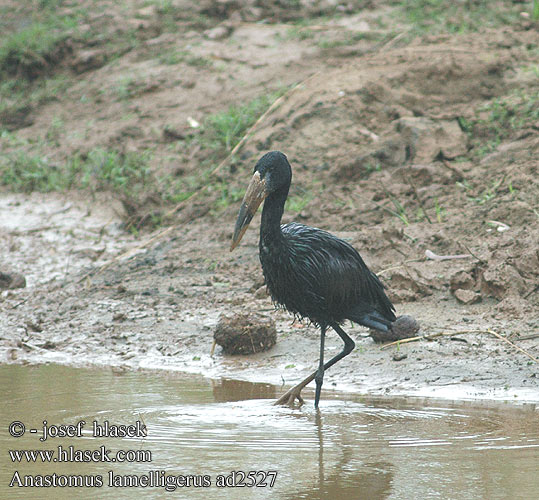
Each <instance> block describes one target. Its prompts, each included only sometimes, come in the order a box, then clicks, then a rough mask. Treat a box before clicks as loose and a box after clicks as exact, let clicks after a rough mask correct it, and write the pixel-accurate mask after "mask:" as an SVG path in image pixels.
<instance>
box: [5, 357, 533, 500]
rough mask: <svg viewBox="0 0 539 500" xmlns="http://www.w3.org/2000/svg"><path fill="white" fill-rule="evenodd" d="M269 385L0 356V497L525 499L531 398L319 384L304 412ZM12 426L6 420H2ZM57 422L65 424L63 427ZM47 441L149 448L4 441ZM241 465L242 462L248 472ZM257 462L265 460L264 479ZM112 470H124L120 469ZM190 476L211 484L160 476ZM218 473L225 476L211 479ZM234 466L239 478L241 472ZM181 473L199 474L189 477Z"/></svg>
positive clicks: (529, 486) (529, 478)
mask: <svg viewBox="0 0 539 500" xmlns="http://www.w3.org/2000/svg"><path fill="white" fill-rule="evenodd" d="M280 392H281V389H280V388H276V387H274V386H270V385H267V384H252V383H248V382H237V381H231V380H218V381H216V380H209V379H205V378H203V377H196V376H191V375H185V374H178V373H163V372H130V371H128V372H125V373H122V372H120V373H118V372H117V371H113V370H110V369H82V368H73V367H66V366H58V365H42V366H19V365H8V366H0V395H1V396H0V397H1V410H0V414H1V421H0V427H1V429H2V431H1V433H0V449H1V455H0V456H1V457H2V459H1V464H0V498H54V499H56V498H58V499H61V498H164V497H170V498H204V499H213V498H249V499H258V498H268V497H269V496H270V494H271V495H273V498H279V499H294V500H295V499H343V500H347V499H362V498H365V499H382V498H391V499H411V498H422V499H427V498H444V499H447V498H458V499H462V498H466V499H475V498H477V499H483V498H488V499H496V498H500V499H502V498H503V499H506V498H522V499H529V498H539V478H538V475H537V470H538V465H539V419H538V417H539V411H538V409H537V408H536V406H535V405H531V404H528V405H519V406H516V405H512V404H509V403H505V404H504V403H486V402H481V403H477V402H451V401H447V400H435V399H419V398H379V397H376V398H373V397H362V396H356V395H352V394H344V395H343V394H332V393H331V392H330V391H324V392H323V394H322V401H321V412H320V413H319V414H317V413H316V412H315V411H314V409H313V408H312V397H310V395H309V394H308V393H306V394H305V395H307V396H309V401H308V402H307V404H306V405H305V406H303V407H302V408H301V409H290V408H282V407H274V406H272V404H271V403H272V400H273V399H274V398H275V397H276V396H277V395H278V394H279V393H280ZM43 420H47V425H48V426H50V425H51V424H53V425H60V424H73V425H76V424H77V423H78V422H79V421H80V420H84V421H85V422H86V424H85V425H84V426H83V427H82V428H81V429H82V435H81V436H80V437H77V436H76V435H74V436H73V437H55V438H53V437H49V438H48V439H47V440H46V441H45V442H41V441H40V438H42V437H43ZM137 420H138V421H140V422H141V423H140V426H143V425H145V426H146V429H147V436H146V437H134V438H118V437H108V438H97V437H93V435H92V432H93V430H92V422H93V421H97V423H98V424H99V425H103V423H104V421H108V422H109V424H117V425H120V424H124V425H134V424H135V422H136V421H137ZM13 421H20V422H22V423H23V424H24V425H25V428H26V429H25V433H24V435H23V436H21V437H13V436H11V435H10V434H9V432H8V427H9V424H10V423H11V422H13ZM30 429H36V431H37V432H36V433H31V431H30ZM139 429H142V427H140V428H139ZM20 430H21V427H20V426H17V425H16V426H14V428H13V432H14V433H17V432H20ZM54 430H55V428H54V427H52V428H51V432H53V433H54ZM71 430H72V431H73V433H74V434H76V432H77V428H76V427H74V428H73V429H71ZM140 432H142V431H140ZM59 445H61V446H62V447H63V449H64V450H68V449H69V446H70V445H71V446H73V447H74V448H73V449H74V450H100V448H101V447H102V446H105V447H106V448H107V449H109V450H110V452H109V455H108V456H109V458H110V457H114V456H115V453H116V452H117V451H118V450H124V451H127V450H132V451H133V453H131V454H130V455H132V457H131V456H130V458H133V459H136V460H141V459H146V460H148V459H150V458H151V461H145V462H141V461H139V462H130V463H126V462H122V463H120V462H109V463H103V462H95V463H94V462H90V463H88V462H86V463H75V462H53V463H46V464H44V463H42V462H41V461H40V460H39V459H38V460H39V463H32V464H30V463H27V462H26V460H24V459H23V460H22V462H20V463H14V462H13V461H12V458H11V455H10V454H9V450H12V451H13V450H36V449H50V450H53V451H54V452H55V454H54V457H55V458H56V457H58V454H57V450H58V446H59ZM147 452H150V454H151V457H150V456H149V454H148V453H147ZM73 453H74V454H75V453H76V452H75V451H73ZM67 458H69V457H67ZM95 458H96V459H101V454H99V456H96V457H95ZM15 471H17V472H18V478H19V479H20V481H21V483H23V482H24V481H25V476H33V477H34V481H38V480H39V478H37V477H36V476H38V475H41V476H43V475H49V477H50V476H51V475H52V474H53V473H56V474H57V479H56V480H57V481H60V482H63V481H68V480H69V479H68V478H67V477H65V476H87V478H86V480H87V481H94V484H96V481H97V479H96V476H101V479H102V482H103V485H102V486H101V487H97V486H95V487H93V488H89V487H67V486H66V487H61V486H58V487H47V488H45V487H40V488H37V487H33V488H31V487H21V486H17V484H18V481H17V480H16V479H14V478H15V476H16V475H15ZM109 471H112V474H113V475H114V476H113V477H116V480H122V481H123V482H124V483H125V481H128V480H131V481H135V480H136V481H142V482H143V481H144V480H145V479H144V478H146V480H148V481H149V480H150V478H152V479H153V480H154V481H157V482H158V483H159V482H160V481H162V483H160V484H161V485H157V486H145V487H143V486H138V487H135V486H131V487H128V486H109V481H110V476H109ZM150 471H154V472H153V473H151V472H150ZM155 471H156V472H155ZM232 471H243V472H245V476H246V477H245V479H244V480H243V484H249V483H251V482H261V481H263V480H265V482H266V484H267V486H266V487H261V486H255V487H248V486H245V487H239V486H235V487H233V486H231V482H232V480H233V476H232V475H231V472H232ZM250 471H254V472H255V473H256V474H251V476H250V477H249V475H248V473H249V472H250ZM271 471H274V472H276V476H275V481H274V485H273V487H270V486H269V483H270V482H271V480H272V478H273V477H274V476H273V474H271V473H269V472H271ZM268 473H269V474H268ZM126 475H131V476H132V477H130V478H128V479H123V477H124V476H126ZM190 475H191V476H204V475H206V476H209V478H208V479H209V480H210V481H211V486H209V487H204V486H200V487H195V486H194V485H192V486H180V487H176V489H175V490H174V491H170V492H167V490H166V488H165V485H164V481H165V480H168V481H169V482H170V485H169V488H168V489H170V490H173V489H174V484H172V481H174V482H175V483H176V484H178V482H179V481H182V479H181V478H180V479H178V476H190ZM58 476H63V478H59V479H58ZM90 476H93V479H92V478H90ZM119 476H120V477H119ZM134 476H137V477H136V478H135V477H134ZM168 476H173V477H172V479H166V478H167V477H168ZM218 476H221V480H222V481H223V482H225V483H226V481H228V484H229V485H228V486H222V487H218V486H217V485H216V481H217V480H218ZM235 479H236V483H237V484H238V483H241V481H240V480H241V479H242V474H241V473H239V474H236V475H235ZM50 480H51V481H53V479H52V478H51V479H50ZM80 480H83V479H80ZM72 481H73V479H72ZM183 481H186V482H187V481H192V482H193V483H199V484H200V483H202V481H203V479H202V478H201V477H195V478H191V479H189V478H184V479H183ZM10 482H12V483H13V484H14V486H13V487H9V483H10Z"/></svg>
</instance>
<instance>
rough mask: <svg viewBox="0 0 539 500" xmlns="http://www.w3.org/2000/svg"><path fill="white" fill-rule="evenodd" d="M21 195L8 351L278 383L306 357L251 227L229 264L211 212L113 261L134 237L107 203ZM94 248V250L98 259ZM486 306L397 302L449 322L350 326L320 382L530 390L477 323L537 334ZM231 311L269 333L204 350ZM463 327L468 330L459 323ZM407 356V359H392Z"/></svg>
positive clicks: (494, 393)
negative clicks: (388, 332) (349, 340)
mask: <svg viewBox="0 0 539 500" xmlns="http://www.w3.org/2000/svg"><path fill="white" fill-rule="evenodd" d="M25 200H26V198H25V197H22V196H20V195H7V196H4V198H3V204H2V209H3V210H4V211H5V210H9V211H10V213H11V214H13V208H14V207H17V210H20V211H21V214H24V220H25V221H26V226H25V225H24V224H25V223H24V222H22V220H21V221H19V223H18V225H17V227H18V229H17V232H16V233H14V232H13V230H12V232H11V235H12V236H11V238H12V241H11V244H14V242H16V244H18V245H19V246H20V248H24V249H25V250H24V255H22V254H21V255H19V260H18V261H17V263H16V268H17V269H18V270H19V272H21V271H24V270H25V269H26V270H27V276H29V279H28V281H29V285H28V287H27V288H22V289H16V290H8V291H4V292H2V295H1V303H2V310H3V314H2V319H1V320H0V331H1V332H2V333H1V340H0V349H1V353H0V356H1V357H2V359H3V360H4V362H7V363H23V364H25V363H32V364H33V363H46V362H54V363H61V364H69V365H79V366H81V365H98V366H103V367H112V369H113V370H115V371H120V372H121V371H123V370H132V369H134V370H138V369H144V370H147V369H150V370H172V371H185V372H191V373H198V374H203V375H206V376H208V377H212V378H220V377H225V378H234V379H240V380H246V381H252V382H266V383H271V384H274V385H277V386H281V385H283V384H285V385H286V386H289V385H291V384H294V383H296V382H298V381H299V380H301V379H302V378H303V377H304V376H306V375H308V374H309V373H310V372H311V371H312V370H313V369H314V368H315V366H316V360H317V356H318V340H319V337H318V330H317V329H316V328H315V327H314V326H312V325H308V324H300V323H294V322H293V318H292V317H291V316H290V315H288V314H287V313H285V312H283V311H277V310H274V309H273V306H272V304H271V301H270V299H269V298H268V297H267V296H264V295H263V294H260V293H259V294H257V298H254V296H253V295H254V294H253V288H256V286H257V285H258V283H257V279H259V272H260V271H259V269H258V266H259V264H258V256H257V253H256V250H257V249H256V237H257V235H256V231H251V232H249V233H248V234H247V235H246V239H247V242H246V244H245V245H244V246H243V247H242V248H241V249H240V250H239V255H238V257H237V261H239V262H236V261H235V259H236V256H235V254H229V253H228V248H227V241H226V240H223V238H222V237H219V235H217V236H215V230H212V228H211V226H208V224H200V225H196V224H191V225H190V226H189V229H188V231H187V233H188V234H187V237H182V238H179V237H178V236H179V234H178V233H176V234H172V235H171V236H170V238H162V239H158V240H157V241H155V242H154V243H153V244H151V245H149V246H147V247H145V248H142V249H139V250H138V253H136V254H135V255H134V256H132V257H130V258H125V259H124V260H121V259H119V260H115V258H116V257H119V256H122V255H124V254H125V252H126V251H128V250H129V249H133V248H136V247H137V246H141V241H140V240H135V239H134V238H132V237H131V236H128V235H126V234H125V233H123V234H122V233H119V232H118V228H117V224H119V223H120V221H119V220H118V219H116V220H115V219H114V215H113V214H112V213H110V212H109V213H108V214H107V212H106V210H105V209H103V211H96V213H95V215H94V214H89V212H88V210H87V209H88V207H87V206H85V203H84V202H83V201H82V202H78V203H74V202H69V203H68V204H67V205H66V201H67V198H63V199H62V197H58V196H57V195H46V196H45V195H34V196H32V197H31V198H30V200H29V201H28V203H26V201H25ZM25 203H26V204H25ZM23 208H24V210H23ZM81 214H86V216H85V217H84V216H83V217H80V215H81ZM88 214H89V215H88ZM2 215H5V212H4V214H2ZM105 216H108V219H107V217H105ZM40 217H42V219H41V220H40ZM3 220H6V219H5V218H4V219H3ZM74 224H76V227H74ZM157 234H159V233H157ZM83 235H86V238H87V239H86V242H85V241H83V238H82V236H83ZM212 235H213V236H212ZM151 237H152V235H147V236H146V237H145V240H149V239H150V238H151ZM27 238H30V240H31V241H30V240H29V241H26V239H27ZM97 239H99V241H97ZM74 241H76V248H75V246H74ZM58 242H63V244H62V245H60V244H59V243H58ZM85 245H86V246H85ZM96 248H97V249H100V250H101V254H100V255H99V258H98V259H96V253H95V250H96ZM200 248H205V249H206V251H207V252H208V254H212V255H214V256H218V258H217V264H216V265H208V262H207V260H204V258H201V257H200ZM92 251H94V253H92ZM62 252H63V253H62ZM51 254H53V256H54V257H55V258H54V259H53V258H52V257H51ZM179 254H181V256H182V261H181V262H183V264H181V263H180V259H179V258H178V255H179ZM47 256H48V260H42V261H40V258H41V259H45V257H47ZM92 259H94V260H92ZM66 262H69V270H68V271H67V272H66V269H65V265H66V264H65V263H66ZM110 262H112V263H111V264H110V265H109V266H108V267H106V268H104V267H103V266H104V265H106V264H107V263H110ZM45 263H46V265H45ZM432 265H437V264H436V263H432ZM446 265H450V264H446ZM32 266H33V267H32ZM14 267H15V266H14ZM231 268H233V269H235V271H234V272H233V273H232V272H231V271H230V269H231ZM242 268H245V269H246V270H247V271H248V272H249V273H250V274H249V275H248V276H249V277H248V278H245V279H244V280H242V279H240V278H239V276H238V275H239V273H240V272H241V269H242ZM101 269H104V270H102V271H101V272H100V270H101ZM493 305H494V301H493V302H492V303H490V304H489V303H481V304H475V305H473V306H463V305H461V304H458V303H457V301H456V300H455V299H452V298H450V297H448V296H447V295H445V296H444V295H443V294H438V295H437V296H434V297H433V296H429V297H428V299H424V300H420V301H417V302H413V303H407V304H399V305H398V306H397V311H398V313H399V314H410V315H412V316H414V317H416V318H417V319H418V320H419V322H420V324H421V333H422V334H423V335H426V334H432V333H435V332H440V331H446V332H447V331H454V332H456V334H455V335H454V336H443V337H438V338H435V339H433V340H430V341H429V340H422V341H420V342H412V343H409V344H403V345H400V346H391V347H389V348H381V346H380V344H375V343H374V342H373V340H372V339H371V338H370V337H369V336H368V332H367V330H366V329H364V328H361V327H358V326H350V325H346V326H345V328H346V330H347V331H348V332H349V333H350V334H351V335H352V336H353V338H354V339H355V341H356V344H357V346H356V349H355V350H354V352H353V353H352V354H351V355H350V356H348V357H347V358H345V359H344V360H342V361H341V362H340V363H338V364H337V365H336V366H335V367H333V368H332V369H331V370H328V372H327V374H326V380H325V386H324V387H325V389H327V390H338V391H352V392H358V393H362V394H373V395H409V396H433V397H442V398H449V399H493V400H506V401H511V402H516V403H521V402H537V401H539V380H538V372H537V364H535V363H533V362H532V361H531V360H530V359H529V358H528V357H527V356H526V355H524V354H523V353H521V352H519V351H517V350H515V349H514V348H512V347H511V346H510V345H508V344H506V343H505V342H502V341H501V340H500V339H498V338H496V337H494V336H493V335H491V334H488V333H487V330H488V329H492V330H494V331H497V332H499V333H503V334H504V335H508V336H509V338H512V339H513V341H514V342H515V343H517V344H518V346H519V347H521V348H522V349H524V350H527V351H529V352H530V353H535V354H536V353H537V343H536V341H535V340H533V339H531V340H522V341H518V335H526V334H530V333H533V332H534V328H533V323H530V325H529V327H528V328H527V329H526V328H525V325H526V323H523V322H520V323H515V322H512V321H510V320H500V319H498V320H496V319H493V318H492V317H491V315H490V313H491V309H492V306H493ZM241 311H256V312H259V313H261V314H264V315H267V316H268V317H271V318H273V319H275V320H276V322H277V345H276V346H275V347H274V348H272V349H271V350H269V351H267V352H263V353H258V354H255V355H250V356H241V355H235V356H229V355H224V354H223V353H222V352H221V349H220V348H219V347H218V348H217V349H216V352H215V354H214V356H213V358H212V357H210V350H211V345H212V342H213V330H214V328H215V325H216V324H217V321H218V319H219V316H220V315H221V314H225V315H232V314H235V313H238V312H241ZM463 331H466V332H470V333H461V334H459V333H458V332H463ZM473 331H477V332H479V331H480V332H482V333H472V332H473ZM511 334H513V336H511ZM340 348H341V343H340V339H339V338H338V337H337V335H333V334H332V332H330V333H329V334H328V336H327V346H326V352H327V354H328V355H331V353H334V352H337V350H340ZM395 354H399V356H396V357H395V358H394V356H395ZM403 354H405V355H406V357H405V358H404V359H401V360H399V361H396V360H395V359H399V358H402V355H403ZM283 389H284V388H283ZM307 394H308V392H307Z"/></svg>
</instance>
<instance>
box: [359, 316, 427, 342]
mask: <svg viewBox="0 0 539 500" xmlns="http://www.w3.org/2000/svg"><path fill="white" fill-rule="evenodd" d="M419 329H420V326H419V323H418V322H417V320H416V319H415V318H412V316H408V315H407V314H403V315H402V316H399V317H398V318H397V319H396V320H395V322H394V323H393V324H392V325H391V330H390V331H388V332H381V331H379V330H373V329H371V330H370V331H369V335H370V336H371V337H372V339H373V340H374V341H375V342H395V341H396V340H402V339H407V338H410V337H415V336H416V335H417V332H419Z"/></svg>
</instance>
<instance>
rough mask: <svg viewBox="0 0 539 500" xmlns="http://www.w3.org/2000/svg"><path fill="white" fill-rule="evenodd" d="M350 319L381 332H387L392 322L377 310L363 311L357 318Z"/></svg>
mask: <svg viewBox="0 0 539 500" xmlns="http://www.w3.org/2000/svg"><path fill="white" fill-rule="evenodd" d="M352 321H355V322H356V323H359V324H360V325H363V326H366V327H368V328H374V329H375V330H379V331H381V332H389V331H390V330H391V324H392V321H390V320H388V319H386V318H384V317H383V316H382V315H381V314H380V313H379V312H378V311H370V312H368V313H364V314H362V315H361V316H360V317H358V318H357V319H352Z"/></svg>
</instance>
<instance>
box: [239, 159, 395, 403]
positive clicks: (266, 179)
mask: <svg viewBox="0 0 539 500" xmlns="http://www.w3.org/2000/svg"><path fill="white" fill-rule="evenodd" d="M291 181H292V169H291V167H290V164H289V163H288V160H287V158H286V156H285V155H284V154H283V153H281V152H280V151H271V152H269V153H266V154H265V155H264V156H262V158H260V160H259V161H258V162H257V164H256V166H255V169H254V175H253V177H252V179H251V182H250V184H249V186H248V188H247V192H246V193H245V196H244V198H243V201H242V204H241V207H240V211H239V214H238V219H237V221H236V227H235V229H234V236H233V238H232V244H231V247H230V250H231V251H232V250H234V248H236V246H237V245H238V243H239V242H240V240H241V238H242V237H243V235H244V233H245V231H246V229H247V227H248V226H249V223H250V222H251V220H252V218H253V216H254V215H255V213H256V211H257V209H258V207H259V205H260V204H261V203H262V201H264V200H265V201H264V208H263V210H262V223H261V226H260V242H259V250H260V262H261V264H262V270H263V272H264V278H265V282H266V286H267V288H268V290H269V292H270V295H271V298H272V300H273V302H274V303H275V304H276V305H277V306H281V307H284V308H285V309H286V310H288V311H290V312H291V313H293V314H294V315H296V316H298V317H300V318H308V319H309V320H310V321H311V322H313V323H314V324H316V325H318V326H319V327H320V360H319V366H318V369H317V370H316V371H315V372H314V373H312V374H311V375H310V376H309V377H307V378H306V379H305V380H303V381H302V382H301V383H300V384H298V385H297V386H295V387H293V388H292V389H290V390H289V391H288V392H287V393H286V394H285V395H283V396H282V397H281V398H280V399H279V400H278V401H276V404H290V405H292V404H293V403H294V402H295V400H296V399H297V400H298V401H299V403H300V404H303V399H302V397H301V395H300V394H301V391H302V389H303V388H304V387H305V386H306V385H307V384H308V383H310V382H311V381H312V380H313V379H314V380H315V381H316V393H315V400H314V406H315V408H318V403H319V401H320V391H321V389H322V382H323V380H324V371H325V370H327V369H328V368H329V367H330V366H333V365H334V364H335V363H337V361H339V360H341V359H342V358H344V357H345V356H346V355H348V354H350V352H352V350H353V349H354V347H355V344H354V341H353V340H352V339H351V338H350V337H349V336H348V334H347V333H346V332H345V331H344V330H343V329H342V328H341V326H340V325H341V324H342V323H343V322H344V321H345V320H347V319H348V320H351V321H353V322H355V323H358V324H360V325H363V326H366V327H370V328H374V329H376V330H380V331H382V332H384V331H385V332H387V331H389V330H390V329H391V323H392V322H394V321H395V319H396V318H395V313H394V311H395V308H394V307H393V304H392V303H391V302H390V300H389V299H388V298H387V296H386V294H385V292H384V286H383V285H382V283H381V282H380V280H379V279H378V277H377V276H376V275H375V274H374V273H373V272H371V271H370V270H369V268H368V267H367V266H366V264H365V262H363V259H362V258H361V256H360V255H359V253H358V252H357V250H356V249H355V248H354V247H352V246H351V245H350V244H348V243H347V242H346V241H343V240H341V239H339V238H337V237H336V236H333V235H332V234H330V233H328V232H326V231H323V230H321V229H317V228H314V227H309V226H305V225H303V224H298V223H296V222H292V223H290V224H285V225H282V226H281V217H282V215H283V211H284V204H285V201H286V198H287V196H288V190H289V188H290V182H291ZM328 326H330V327H331V328H333V330H335V331H336V332H337V334H338V335H339V336H340V337H341V339H342V340H343V342H344V348H343V350H342V351H341V352H340V353H339V354H337V355H336V356H335V357H333V358H331V359H330V360H329V361H328V362H327V363H325V364H324V340H325V334H326V330H327V328H328Z"/></svg>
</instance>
